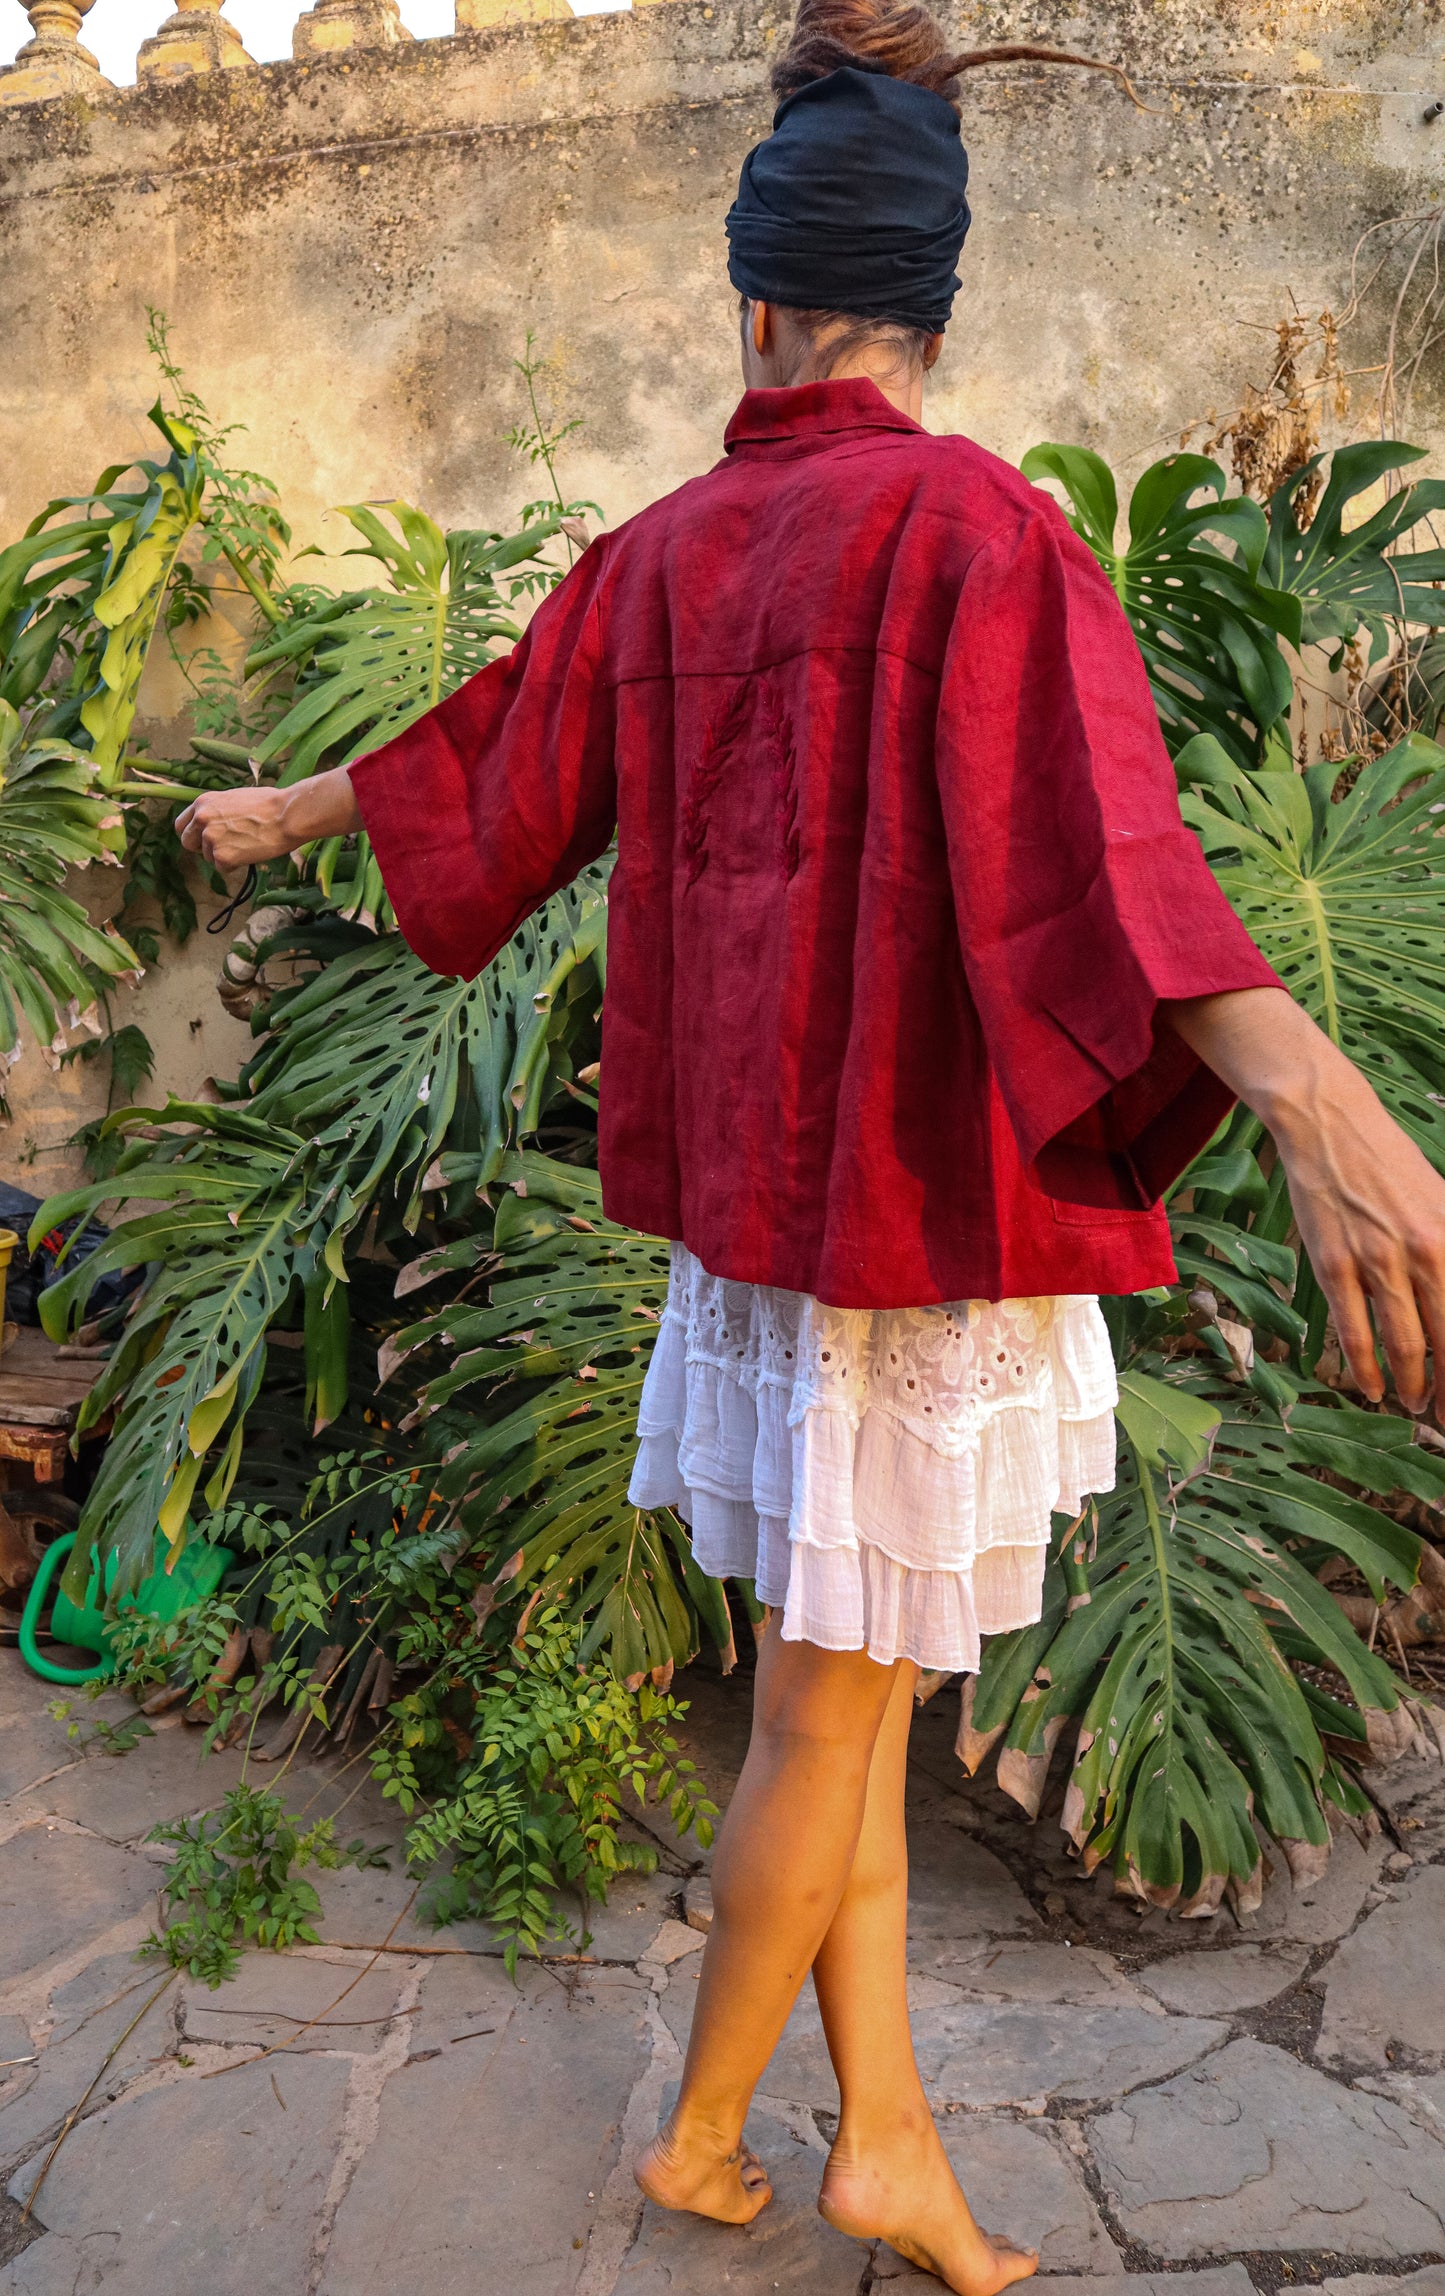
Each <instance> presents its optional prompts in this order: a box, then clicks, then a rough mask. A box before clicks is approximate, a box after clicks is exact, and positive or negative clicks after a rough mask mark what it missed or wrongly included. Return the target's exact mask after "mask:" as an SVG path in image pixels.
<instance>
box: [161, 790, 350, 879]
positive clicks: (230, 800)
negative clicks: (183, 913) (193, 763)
mask: <svg viewBox="0 0 1445 2296" xmlns="http://www.w3.org/2000/svg"><path fill="white" fill-rule="evenodd" d="M360 827H361V809H360V807H359V806H358V805H357V802H356V796H355V793H354V791H353V790H352V787H351V776H350V774H349V773H348V772H347V770H346V768H345V766H344V765H343V766H337V767H336V768H335V770H334V771H333V772H331V773H316V774H313V775H312V776H311V778H310V780H309V781H297V782H293V783H292V785H291V787H290V788H289V789H262V788H256V789H208V790H207V791H206V792H205V793H204V795H202V796H200V797H198V798H197V799H196V801H195V803H194V804H193V805H188V806H187V807H186V809H185V812H184V813H182V814H181V815H180V817H179V818H178V820H177V822H176V831H177V834H178V835H179V837H180V841H181V843H182V845H184V847H185V849H186V851H187V852H188V853H204V855H205V857H206V859H207V860H208V861H209V862H211V863H212V865H213V866H214V867H215V868H217V869H244V868H247V867H249V866H250V864H251V863H252V862H255V861H277V860H279V859H280V857H281V855H282V854H283V853H293V852H294V851H295V850H296V847H297V846H298V845H309V844H311V843H312V841H313V839H315V838H317V837H344V836H346V835H347V834H348V833H349V832H350V831H352V830H356V829H359V828H360Z"/></svg>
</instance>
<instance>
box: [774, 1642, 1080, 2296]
mask: <svg viewBox="0 0 1445 2296" xmlns="http://www.w3.org/2000/svg"><path fill="white" fill-rule="evenodd" d="M915 1677H916V1670H915V1669H914V1668H913V1667H912V1666H908V1665H904V1666H900V1667H899V1668H898V1670H897V1677H896V1680H895V1682H894V1687H893V1693H892V1696H891V1698H890V1700H889V1704H888V1711H887V1713H886V1714H885V1716H884V1719H883V1723H882V1726H881V1728H880V1730H879V1732H878V1737H877V1741H876V1744H875V1746H874V1749H873V1763H872V1768H871V1770H870V1772H869V1778H868V1794H867V1802H866V1809H865V1815H864V1820H863V1826H862V1831H861V1833H860V1835H859V1839H858V1847H857V1850H856V1852H855V1854H854V1858H853V1866H852V1871H851V1873H850V1875H849V1878H848V1886H847V1889H846V1890H845V1891H844V1893H843V1897H842V1900H841V1902H840V1904H839V1907H838V1911H837V1913H836V1914H835V1915H834V1917H833V1922H832V1926H831V1927H830V1929H829V1931H828V1934H827V1936H826V1938H825V1939H824V1941H823V1944H822V1946H821V1947H820V1948H819V1951H818V1955H817V1959H816V1960H815V1961H814V1964H813V1982H814V1984H815V1986H816V1987H817V1991H818V2005H819V2007H820V2009H821V2010H822V2013H823V2028H824V2031H825V2032H826V2034H827V2036H828V2053H829V2055H830V2056H831V2058H832V2060H833V2069H834V2071H835V2072H836V2074H837V2076H838V2086H839V2088H840V2090H841V2091H842V2097H843V2110H842V2115H841V2118H840V2120H839V2123H838V2135H837V2138H836V2140H835V2142H834V2146H833V2150H832V2153H831V2155H830V2157H829V2161H828V2166H827V2169H826V2171H825V2172H824V2176H823V2190H822V2194H821V2196H820V2198H819V2202H818V2206H819V2208H820V2209H821V2210H822V2213H823V2215H824V2216H826V2217H827V2219H828V2222H829V2223H830V2224H835V2225H836V2226H837V2227H838V2229H839V2231H840V2232H849V2233H852V2234H853V2235H854V2236H855V2237H856V2238H858V2239H863V2240H877V2239H883V2240H886V2241H888V2243H889V2244H890V2246H891V2247H893V2248H896V2249H897V2250H898V2252H899V2254H900V2255H902V2256H906V2257H907V2258H908V2260H909V2262H910V2263H913V2264H918V2265H921V2266H922V2267H923V2269H924V2271H926V2272H936V2273H937V2275H938V2277H939V2279H940V2280H942V2281H944V2282H945V2283H946V2284H947V2286H948V2287H950V2288H952V2289H955V2290H958V2291H959V2292H960V2296H998V2291H999V2290H1000V2289H1003V2288H1006V2287H1007V2286H1008V2285H1009V2283H1010V2282H1011V2281H1014V2280H1023V2279H1026V2278H1027V2277H1028V2275H1029V2274H1030V2273H1031V2272H1033V2271H1034V2270H1035V2268H1036V2266H1037V2264H1038V2258H1037V2256H1036V2255H1035V2254H1034V2253H1033V2251H1032V2250H1029V2249H1018V2248H1014V2247H1013V2246H1011V2245H1010V2244H1009V2243H1008V2242H1006V2241H1005V2240H1004V2239H1002V2238H1001V2237H991V2236H990V2235H989V2234H987V2233H984V2232H981V2231H980V2230H979V2228H978V2226H977V2225H976V2224H975V2223H974V2220H973V2217H972V2215H971V2213H970V2211H969V2206H968V2202H967V2201H966V2200H965V2199H964V2197H963V2194H962V2192H961V2191H960V2189H959V2185H958V2180H957V2178H956V2177H955V2175H954V2173H953V2170H952V2168H951V2166H950V2165H949V2159H948V2155H947V2153H946V2152H945V2151H944V2149H943V2145H942V2142H941V2140H940V2138H939V2134H938V2129H937V2127H936V2125H935V2123H934V2119H933V2115H932V2113H931V2112H930V2111H929V2109H928V2099H927V2097H926V2096H925V2095H924V2091H923V2083H922V2081H921V2080H920V2079H919V2076H918V2067H917V2064H916V2062H915V2060H914V2055H913V2039H912V2035H911V2034H910V2032H909V2027H908V1996H907V1933H908V1840H907V1835H906V1832H905V1829H904V1818H903V1793H904V1783H905V1774H906V1765H907V1757H908V1727H909V1723H910V1722H911V1720H912V1714H913V1684H914V1680H915Z"/></svg>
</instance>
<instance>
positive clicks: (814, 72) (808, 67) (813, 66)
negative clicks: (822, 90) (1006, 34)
mask: <svg viewBox="0 0 1445 2296" xmlns="http://www.w3.org/2000/svg"><path fill="white" fill-rule="evenodd" d="M845 64H864V65H871V66H872V68H873V70H874V71H879V72H886V73H887V74H888V76H889V78H890V79H893V80H911V81H912V83H913V85H914V86H915V87H916V88H931V89H932V91H933V93H934V94H935V95H936V96H942V97H944V99H945V100H946V101H947V102H948V103H950V104H952V106H953V108H954V110H955V111H957V110H958V108H959V96H960V94H961V92H962V91H961V89H960V86H959V75H960V74H961V73H963V72H972V71H976V70H977V69H978V68H979V66H980V65H983V64H1076V65H1078V66H1080V67H1081V69H1083V70H1084V71H1087V72H1108V73H1110V74H1111V75H1112V77H1113V78H1114V79H1116V80H1117V81H1118V82H1119V84H1120V86H1121V87H1122V88H1123V89H1124V92H1125V94H1126V95H1128V96H1129V97H1130V98H1131V100H1132V101H1133V102H1134V103H1135V104H1138V105H1139V109H1140V110H1141V111H1145V110H1147V109H1148V108H1149V107H1148V106H1147V105H1145V104H1141V103H1140V102H1139V98H1138V96H1137V95H1136V94H1135V92H1134V87H1133V83H1132V82H1131V81H1130V79H1129V78H1128V75H1127V74H1126V73H1125V72H1124V70H1123V69H1122V67H1121V66H1120V65H1118V64H1106V63H1104V62H1103V61H1102V60H1101V59H1100V58H1099V57H1097V56H1078V55H1075V54H1074V53H1073V51H1072V50H1071V49H1068V48H1037V47H1033V46H1031V45H1029V44H1027V43H1023V42H1019V41H1009V42H1007V43H1005V44H1004V45H1003V46H1002V47H996V48H965V49H962V50H961V51H958V52H955V51H954V50H953V49H952V48H950V47H949V44H948V41H947V40H946V38H945V37H944V31H943V26H942V25H941V24H940V23H939V21H938V18H937V17H936V16H935V15H934V13H933V11H932V9H930V8H925V7H922V6H920V5H919V0H798V12H797V15H796V16H795V17H794V18H793V36H792V38H791V39H790V40H789V42H788V45H787V47H786V48H785V49H784V51H783V53H782V55H781V56H779V58H778V60H777V62H776V63H775V64H774V66H773V68H772V72H771V74H770V77H771V79H772V83H773V92H774V94H775V95H776V96H777V97H778V98H779V100H781V99H782V98H783V97H784V96H794V95H796V94H797V92H798V90H799V88H805V87H806V86H807V85H808V82H809V81H810V80H821V79H823V78H824V77H825V76H826V74H827V73H829V72H836V71H838V70H839V69H840V68H841V67H842V66H843V65H845Z"/></svg>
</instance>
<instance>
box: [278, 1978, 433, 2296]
mask: <svg viewBox="0 0 1445 2296" xmlns="http://www.w3.org/2000/svg"><path fill="white" fill-rule="evenodd" d="M425 1976H426V1969H425V1966H424V1965H423V1964H421V1963H417V1964H416V1965H414V1966H413V1967H412V1968H411V1969H410V1970H408V1971H407V1973H406V1975H405V1976H404V1978H403V1979H402V1982H401V1986H400V1988H399V1991H398V1993H397V1999H396V2006H395V2009H394V2011H393V2013H392V2016H391V2018H390V2019H389V2021H388V2025H387V2030H386V2031H385V2033H384V2034H383V2035H382V2037H381V2042H380V2045H379V2046H378V2047H377V2048H376V2049H375V2050H373V2051H372V2052H371V2053H370V2054H369V2055H365V2056H357V2057H353V2058H352V2059H351V2074H350V2077H349V2079H348V2081H347V2084H346V2102H345V2105H344V2106H343V2108H342V2116H341V2139H340V2142H339V2144H338V2145H337V2148H336V2158H335V2159H334V2161H333V2162H332V2164H331V2176H330V2179H329V2181H328V2183H327V2187H326V2192H325V2196H324V2198H323V2199H322V2202H321V2206H320V2208H319V2209H318V2210H317V2212H316V2222H315V2224H314V2226H313V2227H312V2233H311V2247H310V2254H309V2257H308V2262H307V2272H306V2296H316V2292H317V2290H318V2289H319V2288H320V2286H321V2282H322V2279H323V2277H324V2275H325V2271H326V2259H327V2256H328V2254H329V2252H330V2248H331V2240H332V2235H333V2233H334V2232H335V2230H336V2219H337V2216H338V2215H339V2214H340V2211H341V2204H342V2202H343V2201H344V2200H345V2198H346V2195H347V2193H348V2192H349V2191H350V2190H351V2182H352V2179H353V2177H354V2176H355V2175H356V2172H357V2170H358V2168H359V2167H360V2166H361V2163H362V2161H363V2160H364V2159H365V2158H366V2155H367V2153H368V2152H369V2151H370V2149H371V2146H372V2145H373V2144H374V2143H375V2141H376V2133H377V2130H378V2129H379V2128H380V2126H381V2093H382V2090H383V2089H384V2088H385V2087H386V2084H387V2082H388V2081H389V2080H390V2079H391V2076H392V2074H393V2073H399V2072H400V2071H401V2068H402V2066H403V2065H404V2064H405V2063H406V2061H407V2058H408V2056H409V2055H410V2053H411V2037H412V2033H413V2030H414V2027H413V2025H412V2012H413V2011H414V2010H415V2009H416V2006H417V2003H418V2001H419V1999H420V1996H421V1989H422V1982H423V1980H424V1978H425ZM332 2053H333V2052H327V2054H332ZM334 2053H335V2054H338V2055H339V2054H341V2053H342V2052H340V2051H337V2052H334Z"/></svg>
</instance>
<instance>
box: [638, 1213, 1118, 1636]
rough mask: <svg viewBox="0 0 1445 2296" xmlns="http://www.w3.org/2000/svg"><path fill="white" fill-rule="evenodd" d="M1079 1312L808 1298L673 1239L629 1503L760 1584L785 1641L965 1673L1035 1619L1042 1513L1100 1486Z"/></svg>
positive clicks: (1103, 1437) (724, 1567) (1101, 1347)
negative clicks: (719, 1271)
mask: <svg viewBox="0 0 1445 2296" xmlns="http://www.w3.org/2000/svg"><path fill="white" fill-rule="evenodd" d="M1117 1400H1118V1387H1117V1384H1116V1381H1115V1376H1114V1360H1113V1355H1112V1352H1111V1350H1110V1346H1109V1336H1108V1332H1107V1330H1106V1328H1105V1325H1104V1319H1103V1317H1102V1315H1101V1314H1100V1312H1099V1303H1098V1301H1097V1300H1095V1299H1012V1300H1000V1301H996V1302H989V1301H986V1300H964V1301H958V1302H955V1303H953V1304H952V1305H949V1306H943V1307H911V1308H879V1309H871V1310H870V1309H851V1308H835V1307H825V1306H823V1305H822V1304H821V1303H820V1302H819V1301H818V1300H815V1299H813V1298H811V1297H809V1296H808V1295H807V1294H806V1293H802V1292H786V1291H774V1290H769V1289H765V1288H763V1287H761V1286H758V1285H753V1284H744V1283H732V1282H729V1281H727V1280H726V1279H724V1278H722V1277H719V1276H712V1275H709V1274H708V1273H707V1271H706V1270H705V1269H704V1268H703V1267H702V1266H701V1264H700V1263H699V1262H698V1261H697V1260H696V1259H694V1257H693V1255H692V1253H691V1252H689V1251H688V1250H687V1248H686V1246H685V1245H682V1244H674V1245H673V1247H672V1272H671V1277H670V1281H669V1285H668V1298H667V1307H666V1310H665V1312H664V1314H663V1317H662V1326H661V1329H660V1331H659V1333H658V1338H657V1346H656V1349H655V1351H654V1354H653V1358H652V1362H651V1365H650V1367H649V1369H648V1373H647V1378H646V1381H645V1383H644V1385H643V1391H642V1400H641V1404H640V1406H639V1409H638V1417H637V1428H638V1436H639V1439H640V1440H639V1449H638V1456H637V1464H636V1467H635V1469H634V1472H633V1477H632V1486H631V1494H630V1495H631V1498H632V1501H633V1504H634V1505H636V1506H639V1507H661V1506H670V1507H674V1508H676V1510H677V1512H678V1513H679V1514H680V1515H681V1516H682V1518H683V1520H684V1521H685V1522H687V1523H689V1524H690V1525H691V1528H692V1542H693V1552H694V1554H695V1555H696V1557H697V1561H698V1563H699V1565H700V1567H701V1568H702V1569H703V1570H705V1571H706V1572H708V1573H709V1575H710V1576H712V1577H714V1578H749V1579H753V1580H755V1581H756V1585H757V1591H758V1597H759V1600H760V1601H762V1602H765V1603H769V1604H771V1605H773V1606H774V1607H775V1608H777V1609H780V1610H781V1611H782V1614H783V1623H782V1632H783V1639H784V1641H786V1642H811V1643H814V1644H816V1645H817V1646H818V1647H820V1648H821V1649H824V1650H866V1651H867V1652H868V1654H869V1656H870V1657H871V1658H875V1659H877V1660H878V1661H879V1662H880V1664H883V1665H891V1664H892V1662H893V1661H894V1660H895V1659H898V1658H911V1659H913V1660H914V1661H915V1662H916V1663H917V1664H918V1665H919V1666H921V1667H929V1668H940V1669H944V1670H946V1671H948V1672H950V1673H957V1672H965V1673H972V1672H974V1671H976V1669H977V1667H978V1664H979V1637H980V1635H982V1634H1002V1633H1005V1632H1007V1631H1008V1630H1009V1629H1011V1628H1013V1627H1018V1626H1030V1625H1032V1624H1033V1622H1034V1621H1035V1620H1036V1619H1037V1618H1038V1617H1039V1615H1040V1610H1041V1607H1042V1599H1043V1577H1044V1566H1045V1563H1046V1561H1047V1557H1048V1547H1049V1539H1050V1531H1051V1522H1050V1518H1051V1516H1052V1515H1053V1514H1054V1513H1055V1512H1056V1511H1058V1510H1062V1511H1064V1512H1066V1513H1068V1514H1070V1515H1076V1514H1077V1513H1078V1512H1079V1510H1080V1508H1081V1507H1082V1505H1083V1503H1084V1499H1085V1498H1086V1497H1087V1495H1088V1494H1089V1493H1090V1492H1097V1491H1107V1490H1110V1489H1112V1487H1113V1482H1114V1405H1115V1403H1116V1402H1117Z"/></svg>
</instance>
